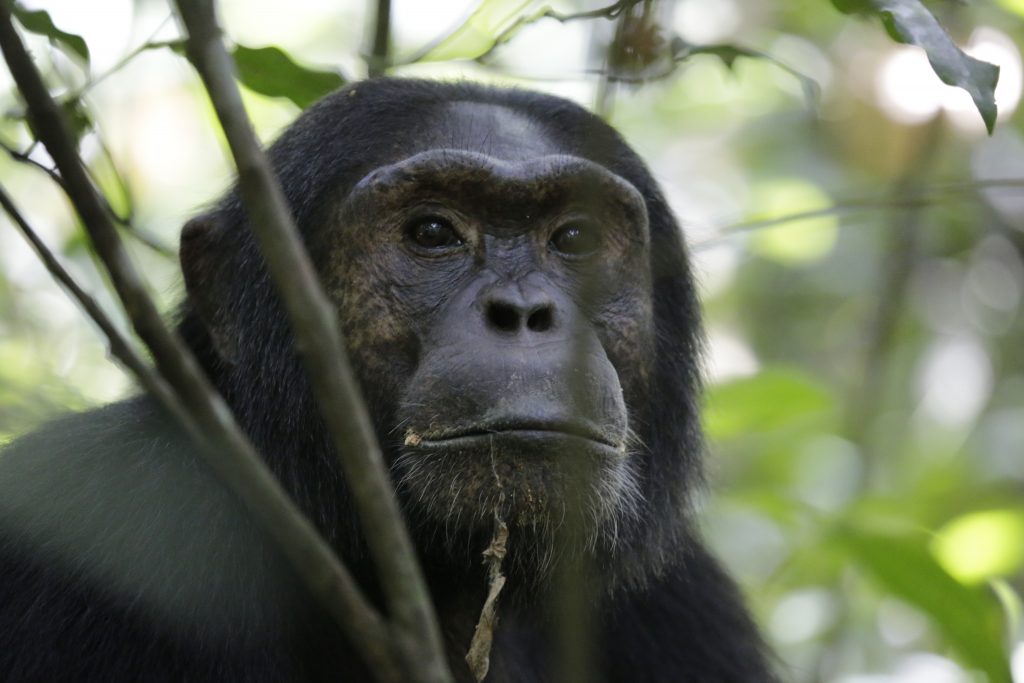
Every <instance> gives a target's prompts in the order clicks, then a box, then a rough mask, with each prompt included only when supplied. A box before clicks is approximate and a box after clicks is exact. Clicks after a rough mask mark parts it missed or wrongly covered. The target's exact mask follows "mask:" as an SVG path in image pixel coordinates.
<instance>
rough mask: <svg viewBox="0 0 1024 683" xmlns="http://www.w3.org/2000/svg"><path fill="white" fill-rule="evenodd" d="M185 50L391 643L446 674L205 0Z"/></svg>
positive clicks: (360, 420) (386, 494)
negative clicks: (349, 508)
mask: <svg viewBox="0 0 1024 683" xmlns="http://www.w3.org/2000/svg"><path fill="white" fill-rule="evenodd" d="M177 6H178V10H179V11H180V13H181V16H182V18H183V20H184V23H185V26H186V28H187V29H188V34H189V35H188V40H187V43H186V46H187V52H188V56H189V59H190V60H191V61H192V63H193V64H194V65H195V67H196V70H197V71H198V72H199V74H200V76H201V77H202V79H203V83H204V84H205V86H206V90H207V92H208V94H209V96H210V99H211V101H212V102H213V106H214V109H215V110H216V111H217V116H218V118H219V119H220V122H221V126H222V127H223V129H224V133H225V135H226V137H227V140H228V144H229V146H230V147H231V151H232V154H233V155H234V157H235V162H236V164H237V166H238V173H239V189H240V191H241V194H242V199H243V201H244V203H245V206H246V208H247V213H248V216H249V219H250V224H251V227H252V229H253V232H254V234H255V236H256V239H257V241H258V242H259V245H260V248H261V251H262V252H263V256H264V259H265V261H266V264H267V267H268V269H269V271H270V274H271V277H272V278H273V280H274V282H275V283H276V284H277V288H278V292H279V293H280V294H281V298H282V301H283V303H284V307H285V309H286V310H287V311H288V314H289V317H290V319H291V321H292V326H293V332H294V335H295V339H296V347H297V348H298V350H299V353H300V356H301V357H302V360H303V361H304V363H305V365H306V369H307V371H308V374H309V378H310V381H311V384H312V386H313V392H314V394H315V396H316V398H317V402H318V405H319V406H320V410H321V411H322V412H323V414H324V415H325V416H326V418H327V420H326V422H327V425H328V428H329V430H330V432H331V436H332V438H333V440H334V444H335V446H336V448H337V451H338V455H339V458H340V461H341V465H342V468H343V470H344V472H345V477H346V481H347V483H348V486H349V488H350V490H351V491H352V494H353V498H354V499H355V502H356V506H357V508H358V510H359V518H360V520H361V522H362V524H363V528H364V530H365V532H366V534H365V536H366V541H367V544H368V546H369V549H370V553H371V555H372V557H373V560H374V563H375V565H376V567H377V570H378V574H379V576H380V579H381V584H382V587H383V589H384V593H385V596H386V598H387V601H388V605H389V609H390V614H391V617H392V619H393V620H394V632H395V638H396V644H397V646H398V648H399V651H400V653H401V655H402V657H403V661H404V663H405V665H406V667H405V668H406V671H405V673H406V675H407V676H409V678H410V679H411V680H415V681H449V680H451V674H450V673H449V672H448V667H447V663H446V662H445V659H444V655H443V650H442V647H441V637H440V631H439V629H438V626H437V620H436V618H435V616H434V610H433V606H432V605H431V603H430V598H429V594H428V593H427V589H426V582H425V581H424V579H423V575H422V573H421V572H420V569H419V566H418V564H417V562H416V556H415V553H414V551H413V546H412V541H411V540H410V538H409V535H408V532H407V531H406V529H405V525H404V524H403V522H402V515H401V511H400V509H399V507H398V501H397V499H396V497H395V492H394V489H393V487H392V484H391V480H390V477H389V475H388V471H387V469H386V467H385V465H384V458H383V456H382V454H381V451H380V446H379V445H378V444H377V439H376V435H375V433H374V429H373V425H372V423H371V421H370V417H369V414H368V413H367V411H366V407H365V405H364V404H363V400H362V397H361V394H360V390H359V388H358V385H357V383H356V380H355V377H354V375H353V373H352V368H351V366H350V365H349V362H348V357H347V354H346V353H345V350H344V345H343V343H342V338H341V332H340V330H339V329H338V322H337V313H336V311H335V310H334V308H333V306H332V305H331V303H330V302H329V300H328V299H327V296H326V295H325V294H324V292H323V290H322V288H321V285H320V282H319V279H318V277H317V274H316V271H315V269H314V267H313V264H312V262H311V261H310V259H309V255H308V254H307V253H306V250H305V247H304V246H303V244H302V240H301V238H300V236H299V233H298V230H297V228H296V227H295V224H294V222H293V221H292V217H291V214H290V212H289V209H288V205H287V202H286V200H285V198H284V193H283V192H282V190H281V186H280V184H279V183H278V182H277V178H276V177H275V176H274V173H273V170H272V169H271V167H270V164H269V162H268V161H267V159H266V156H265V155H264V154H263V151H262V149H261V148H260V145H259V142H258V141H257V139H256V136H255V134H254V133H253V130H252V127H251V125H250V123H249V119H248V117H247V116H246V113H245V108H244V106H243V105H242V100H241V97H240V95H239V92H238V86H237V84H236V82H235V78H234V66H233V63H232V61H231V57H230V56H229V55H228V53H227V51H226V50H225V48H224V44H223V42H222V40H221V35H220V29H219V27H218V25H217V22H216V17H215V14H214V7H213V2H212V1H211V0H178V2H177Z"/></svg>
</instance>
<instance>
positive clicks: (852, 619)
mask: <svg viewBox="0 0 1024 683" xmlns="http://www.w3.org/2000/svg"><path fill="white" fill-rule="evenodd" d="M104 2H107V3H108V4H109V5H110V6H114V5H117V0H104ZM125 3H127V0H125ZM125 3H122V4H120V5H117V7H118V8H119V9H118V11H113V10H108V11H107V13H106V14H103V13H102V12H100V11H98V10H93V9H86V8H83V7H78V6H76V5H75V4H74V3H64V4H61V3H59V2H54V3H47V2H42V1H40V2H36V3H29V2H24V3H22V5H21V6H19V9H18V18H19V20H20V21H21V23H22V26H23V28H24V29H25V31H26V38H33V37H34V38H35V40H36V41H37V42H34V43H32V45H33V48H34V50H35V53H36V55H37V58H38V61H39V63H40V65H41V66H42V67H43V68H44V69H45V71H46V75H47V78H48V79H49V82H50V83H51V85H52V87H53V90H54V92H55V93H57V94H59V95H60V97H61V101H62V102H63V103H64V107H65V109H66V110H67V111H68V112H69V116H70V117H71V119H72V120H73V122H74V128H75V130H76V132H77V134H78V135H79V137H80V142H81V149H82V153H83V155H84V156H85V157H86V159H87V161H88V163H89V167H90V170H91V172H92V173H93V175H94V178H95V179H96V181H97V183H98V185H99V186H100V187H101V188H102V189H103V191H104V193H105V195H106V196H107V200H108V202H109V203H110V205H111V210H112V211H113V212H114V213H115V215H116V216H117V217H118V220H119V222H120V224H121V225H122V226H123V228H124V231H125V235H126V236H127V237H128V238H129V244H130V245H131V247H132V249H133V253H134V256H135V257H136V258H137V259H138V260H139V262H140V263H141V265H142V267H143V270H144V272H147V273H148V274H149V275H150V277H151V284H152V286H153V292H154V295H155V296H156V297H157V298H158V300H159V301H160V302H161V305H162V306H163V307H164V308H165V309H166V310H168V311H170V310H171V309H172V307H173V305H174V303H175V301H176V300H177V299H178V292H179V291H180V289H179V284H178V275H177V265H176V262H175V260H174V259H173V257H171V256H170V252H172V250H171V249H168V248H167V246H166V245H168V244H172V243H174V242H175V241H176V233H177V230H178V227H179V226H180V223H181V221H182V220H183V219H184V218H185V217H187V216H188V215H189V214H190V213H192V212H193V211H194V210H195V209H196V207H197V206H199V205H201V204H203V203H205V202H209V201H211V200H212V199H213V198H214V197H215V196H216V195H217V193H218V192H219V190H220V189H222V188H223V187H225V186H226V184H227V183H228V182H229V178H230V170H229V169H228V168H227V166H226V164H225V161H224V157H223V155H219V154H218V153H217V150H218V146H219V145H221V146H222V145H223V142H222V138H220V137H219V135H220V134H219V132H216V130H215V128H214V127H213V126H212V116H211V113H210V110H209V105H208V103H207V101H206V99H205V96H204V95H203V94H202V91H201V89H199V88H198V87H197V84H196V79H195V77H194V75H193V74H191V72H190V71H189V69H188V66H187V64H186V63H185V62H184V60H183V58H182V57H181V56H180V50H179V49H178V46H179V44H180V42H179V41H180V35H179V34H178V29H177V26H176V25H175V23H174V22H173V21H170V20H168V13H169V10H168V8H167V7H166V5H164V4H163V3H162V2H161V1H160V0H147V1H146V2H142V1H139V2H135V3H134V5H132V6H131V7H129V6H128V5H127V4H125ZM427 4H429V5H430V7H429V8H426V7H422V6H421V5H414V4H409V3H406V4H402V3H397V2H396V3H395V7H394V8H393V10H394V11H393V16H394V29H395V31H394V34H393V41H392V43H393V45H392V48H393V50H392V52H393V54H394V55H397V57H393V58H392V59H391V60H390V63H391V64H392V65H394V66H393V67H392V69H391V71H392V73H395V74H397V75H403V74H409V75H432V76H442V77H453V76H455V77H472V78H476V79H482V80H486V81H492V82H498V83H504V84H515V85H521V86H525V87H534V88H540V89H547V90H550V91H552V92H555V93H558V94H562V95H566V96H570V97H574V98H576V99H578V100H581V101H584V102H585V103H587V104H589V105H591V106H593V107H594V108H595V109H596V110H597V111H599V112H600V113H602V114H603V115H605V116H607V117H608V118H609V119H610V120H611V122H612V123H613V124H615V125H616V126H617V127H618V128H619V129H620V130H621V131H622V132H623V134H624V135H625V136H626V137H627V139H628V140H629V141H630V143H631V144H633V145H634V146H635V147H637V148H638V150H639V151H640V152H641V153H642V154H643V155H644V156H645V158H647V159H648V160H649V161H650V163H651V165H652V168H653V170H654V172H655V174H656V175H657V176H658V177H659V179H660V180H661V181H662V182H663V186H664V188H665V191H666V193H667V195H668V197H669V200H670V202H671V203H672V204H673V206H674V208H675V209H676V210H677V211H678V213H679V214H680V216H681V218H682V219H683V221H684V223H685V224H686V226H687V227H686V230H687V233H688V239H689V241H690V243H691V245H692V249H693V254H694V258H695V262H696V267H697V272H698V276H699V279H700V281H701V285H702V296H703V299H704V303H705V308H706V311H707V326H708V332H709V351H710V359H709V362H708V365H709V368H708V369H709V390H708V395H707V411H706V426H707V431H708V435H709V443H710V450H711V468H712V481H713V486H714V495H713V496H711V497H709V499H708V502H707V514H706V518H707V520H708V522H707V527H708V529H707V531H708V535H709V537H710V538H711V540H712V541H713V542H714V543H715V545H716V546H717V548H718V550H719V552H720V553H721V554H722V555H723V557H724V558H725V560H726V561H727V563H728V564H729V565H730V567H731V568H732V570H733V571H734V572H735V573H736V574H737V575H738V576H739V577H740V579H741V580H742V582H743V584H744V586H745V588H746V589H747V591H748V593H749V594H750V595H751V598H752V600H753V601H754V604H755V607H756V609H757V612H758V615H759V617H760V619H761V621H762V623H764V624H765V625H766V627H767V632H768V636H769V639H770V640H772V641H773V643H774V644H775V646H776V648H777V650H778V651H779V653H780V657H781V659H782V661H783V663H784V667H785V669H786V671H787V678H788V680H791V681H794V682H795V683H804V682H806V683H810V682H812V681H814V682H816V681H843V682H845V683H877V682H880V681H894V682H907V683H909V682H911V681H913V682H917V681H929V682H931V681H934V682H935V683H960V682H969V681H978V682H981V681H988V682H989V683H1009V681H1010V680H1011V673H1010V671H1011V661H1012V663H1013V664H1012V666H1013V667H1014V668H1013V671H1014V673H1015V674H1016V675H1017V676H1018V683H1022V680H1024V679H1022V678H1021V677H1022V676H1024V645H1022V643H1024V633H1022V632H1021V614H1022V608H1021V599H1020V597H1019V596H1020V595H1021V593H1022V592H1024V315H1022V311H1021V301H1022V298H1024V115H1022V114H1021V113H1020V111H1019V110H1018V103H1019V101H1020V95H1021V79H1022V75H1021V74H1022V69H1021V58H1020V49H1019V45H1020V44H1021V43H1022V41H1024V3H1022V2H1021V0H998V2H995V3H974V4H970V5H968V4H965V3H961V2H955V1H953V0H935V1H934V2H929V3H927V4H922V3H920V2H918V1H917V0H842V1H840V0H833V2H832V3H829V2H827V1H826V0H792V1H784V0H678V1H677V2H674V3H673V2H668V1H665V2H660V3H654V2H608V3H600V2H597V3H595V2H582V1H580V2H571V1H568V0H567V1H565V2H552V3H543V2H535V1H518V0H482V1H481V2H477V3H470V2H468V1H467V2H457V1H454V0H453V1H452V2H438V3H424V4H422V5H427ZM37 5H38V6H37ZM51 5H53V6H52V7H51ZM223 5H224V21H225V25H226V27H227V31H228V34H229V38H230V39H231V41H232V45H233V48H234V49H233V54H234V56H235V59H236V63H237V66H238V73H239V80H240V82H241V83H242V84H243V85H244V86H245V88H246V91H245V93H244V94H245V100H246V104H247V106H248V107H249V109H250V113H251V115H252V117H253V119H254V123H255V125H256V127H257V129H258V130H259V131H260V132H261V134H263V135H264V136H266V137H270V136H272V134H273V133H274V132H275V131H277V130H279V129H280V128H281V127H282V126H283V125H285V124H286V123H287V121H289V120H290V119H291V118H293V117H294V116H295V115H296V113H297V112H298V111H299V109H300V108H302V107H305V106H308V105H309V104H310V103H312V102H313V101H314V100H315V99H317V98H318V97H319V96H321V95H322V94H323V93H325V92H327V91H329V90H331V89H333V88H335V87H337V86H339V85H341V84H342V83H344V82H346V81H347V80H349V78H350V77H351V78H355V77H357V76H358V75H359V74H361V73H365V64H364V63H363V62H362V61H361V59H360V55H361V51H360V46H359V43H360V40H361V38H360V35H359V33H360V30H361V29H360V25H361V21H362V14H361V13H362V12H363V11H364V8H363V6H362V3H361V2H352V3H348V4H346V3H337V5H338V7H337V8H336V9H331V10H328V9H326V8H324V7H323V6H322V5H320V4H318V3H315V2H310V3H304V2H301V1H299V0H296V1H295V2H293V3H289V7H288V8H287V9H281V8H280V7H279V6H275V5H274V3H272V2H269V1H268V2H262V1H261V2H255V1H254V0H249V1H248V2H241V0H237V1H234V2H233V1H232V0H224V2H223ZM837 9H838V10H841V11H842V12H853V13H861V14H867V15H870V16H873V17H875V18H876V19H880V20H881V22H882V25H883V26H884V27H885V29H886V30H887V31H888V35H889V36H890V37H892V38H894V39H896V40H897V41H901V42H904V43H909V44H910V46H911V47H903V46H899V45H897V44H895V43H893V42H891V41H890V40H889V38H888V37H887V35H886V32H885V31H883V30H881V28H880V27H879V25H878V22H877V21H870V22H862V21H859V20H857V19H856V18H854V17H850V16H844V14H842V13H841V12H840V11H837ZM366 14H367V16H372V15H373V12H370V11H368V12H366ZM123 15H127V16H128V17H129V18H128V19H126V20H125V21H120V20H119V18H120V17H122V16H123ZM353 27H354V28H353ZM79 29H81V30H79ZM111 45H114V46H117V45H120V46H121V48H118V49H119V50H120V51H117V50H112V49H110V46H111ZM248 45H263V46H264V47H259V48H253V47H247V46H248ZM914 46H916V47H914ZM160 48H171V49H160ZM918 48H921V50H919V49H918ZM740 57H742V59H739V58H740ZM988 62H996V63H998V66H999V67H1000V68H1001V72H999V82H998V84H997V82H996V73H997V72H996V69H995V68H994V67H993V66H992V64H989V63H988ZM929 63H930V64H931V67H930V69H931V70H934V71H935V72H936V73H937V74H938V76H939V77H940V78H941V79H942V80H943V81H944V82H946V83H948V84H951V85H955V86H958V87H959V88H961V89H962V90H965V91H967V93H968V94H969V96H970V99H969V100H966V101H965V100H964V99H959V100H958V99H957V98H956V96H955V93H956V92H957V90H956V89H954V88H947V87H944V86H942V85H941V84H940V83H939V82H938V79H937V78H935V76H934V75H933V74H932V73H931V71H930V70H929V66H928V64H929ZM308 64H321V65H322V64H330V65H331V67H329V68H311V67H309V66H303V65H308ZM342 74H345V75H344V76H343V75H342ZM811 84H813V85H811ZM0 86H2V88H3V89H2V90H0V108H2V110H3V111H4V112H5V115H4V117H3V118H2V119H0V142H2V143H3V145H4V147H5V148H7V152H8V153H7V155H6V157H3V158H0V182H2V183H3V185H4V187H5V188H8V190H9V192H10V194H12V195H13V196H14V197H15V199H16V200H17V201H19V203H20V204H21V205H22V207H23V209H24V210H25V212H26V214H27V215H28V216H29V217H30V219H31V221H32V222H33V225H34V226H35V227H36V228H37V229H38V230H39V231H40V232H41V234H42V235H43V236H44V237H45V238H46V239H47V240H48V241H49V243H50V244H51V246H52V247H53V248H54V249H55V250H57V251H58V252H59V253H60V254H61V255H62V257H63V258H64V259H65V260H66V261H67V262H68V263H69V266H70V267H71V269H72V271H73V272H74V273H75V275H76V277H77V278H79V280H80V281H81V282H82V283H83V284H84V285H85V286H86V287H87V288H88V289H90V290H92V291H93V292H94V293H96V294H97V295H98V296H99V297H100V299H101V302H102V303H103V304H104V305H105V307H107V308H108V309H111V310H113V309H114V305H113V304H112V302H111V300H110V296H109V294H108V292H107V289H106V285H105V283H104V280H103V278H102V276H100V275H99V274H98V273H97V272H96V270H95V269H94V267H93V264H92V257H91V252H90V250H89V247H88V245H87V241H86V240H85V239H84V238H83V235H82V232H81V230H80V229H79V227H78V225H77V223H76V221H75V219H74V218H73V217H72V215H71V214H70V213H69V211H68V207H67V204H66V202H65V201H64V200H63V198H62V197H61V195H60V193H59V191H58V189H57V188H56V187H55V186H54V184H53V182H52V179H51V178H50V177H49V176H48V174H47V172H46V170H47V169H48V168H49V159H48V158H47V157H46V155H45V153H44V152H43V151H42V150H40V149H39V148H38V146H37V145H34V144H33V142H32V134H31V131H30V130H29V129H28V127H27V126H26V125H25V123H24V121H23V120H22V119H21V116H22V107H21V105H20V103H19V100H18V96H17V93H15V92H14V91H13V90H12V89H11V87H10V84H9V80H5V81H3V82H2V83H0ZM965 97H966V96H965ZM809 99H810V100H813V105H814V106H812V107H808V106H807V103H808V101H809ZM997 104H998V109H997V107H996V105H997ZM979 112H980V113H981V117H979V115H978V114H979ZM981 119H983V120H984V125H982V122H981ZM986 129H987V130H988V131H989V132H991V133H992V137H990V138H989V137H986V135H985V133H986ZM127 390H128V382H127V381H126V380H125V378H124V377H123V375H122V374H121V373H120V371H119V370H118V369H117V368H116V367H114V366H112V365H111V364H110V363H109V362H108V361H107V360H106V359H105V352H104V343H103V341H102V340H99V339H97V338H96V335H95V333H94V332H93V330H92V329H91V327H90V325H89V324H88V323H87V322H84V321H83V320H82V319H81V317H80V316H79V315H78V314H77V313H76V312H75V311H74V309H73V308H72V307H71V306H70V305H69V304H68V303H67V302H66V300H65V299H63V298H62V295H61V293H60V292H59V291H57V290H56V289H55V287H54V286H53V285H52V284H51V283H50V282H49V281H48V278H47V276H46V274H45V273H44V272H42V270H41V268H40V267H39V266H38V264H36V263H35V262H34V260H33V257H32V256H31V254H29V252H28V251H27V249H26V248H25V247H24V245H22V244H21V243H20V241H19V238H18V236H17V235H16V234H15V232H14V230H13V229H11V227H10V226H9V224H8V223H6V222H5V219H2V218H0V441H2V440H5V439H8V438H11V437H12V436H13V435H14V434H17V433H22V432H24V431H26V430H28V429H30V428H31V427H32V426H33V425H36V424H38V423H40V422H41V421H42V420H43V419H45V418H46V417H48V416H51V415H53V414H54V413H56V412H59V411H61V410H65V409H67V408H72V409H77V408H82V407H85V406H88V405H93V404H96V403H99V402H102V401H105V400H110V399H112V398H114V397H117V396H119V395H123V394H124V393H125V392H126V391H127Z"/></svg>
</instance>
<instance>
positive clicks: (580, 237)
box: [551, 221, 601, 256]
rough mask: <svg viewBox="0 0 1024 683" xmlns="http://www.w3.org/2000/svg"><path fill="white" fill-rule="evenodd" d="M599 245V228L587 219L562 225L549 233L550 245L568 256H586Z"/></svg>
mask: <svg viewBox="0 0 1024 683" xmlns="http://www.w3.org/2000/svg"><path fill="white" fill-rule="evenodd" d="M600 246H601V230H600V228H598V227H597V226H596V225H593V224H592V223H589V222H587V221H577V222H572V223H569V224H567V225H563V226H562V227H560V228H559V229H558V230H555V232H554V234H553V235H551V247H552V248H553V249H554V250H555V251H558V252H560V253H562V254H566V255H568V256H586V255H587V254H590V253H593V252H595V251H597V249H598V247H600Z"/></svg>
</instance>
